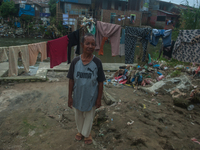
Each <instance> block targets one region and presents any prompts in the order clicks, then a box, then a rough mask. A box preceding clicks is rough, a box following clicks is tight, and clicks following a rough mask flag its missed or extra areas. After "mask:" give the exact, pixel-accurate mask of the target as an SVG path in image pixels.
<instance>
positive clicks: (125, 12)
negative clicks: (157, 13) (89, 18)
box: [92, 0, 145, 26]
mask: <svg viewBox="0 0 200 150" xmlns="http://www.w3.org/2000/svg"><path fill="white" fill-rule="evenodd" d="M144 1H145V0H101V1H99V0H93V1H92V3H93V9H94V10H95V17H96V18H97V20H100V21H103V22H108V23H114V24H118V25H122V26H141V21H142V10H143V9H144V8H143V5H142V4H143V2H144ZM141 5H142V6H141Z"/></svg>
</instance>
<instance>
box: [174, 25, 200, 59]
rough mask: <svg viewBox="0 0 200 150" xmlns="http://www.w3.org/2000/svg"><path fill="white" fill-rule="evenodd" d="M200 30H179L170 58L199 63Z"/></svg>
mask: <svg viewBox="0 0 200 150" xmlns="http://www.w3.org/2000/svg"><path fill="white" fill-rule="evenodd" d="M199 47H200V30H198V29H196V30H180V31H179V36H178V38H177V40H176V43H175V45H174V49H173V53H172V58H175V59H177V60H178V61H184V62H193V63H200V49H199Z"/></svg>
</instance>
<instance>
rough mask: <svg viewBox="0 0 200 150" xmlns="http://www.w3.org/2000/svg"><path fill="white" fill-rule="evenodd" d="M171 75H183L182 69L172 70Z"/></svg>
mask: <svg viewBox="0 0 200 150" xmlns="http://www.w3.org/2000/svg"><path fill="white" fill-rule="evenodd" d="M170 75H171V77H177V76H180V75H181V71H180V70H175V71H174V72H172V73H171V74H170Z"/></svg>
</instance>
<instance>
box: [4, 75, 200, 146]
mask: <svg viewBox="0 0 200 150" xmlns="http://www.w3.org/2000/svg"><path fill="white" fill-rule="evenodd" d="M66 75H67V73H66V72H65V73H64V72H60V73H48V78H49V81H47V82H35V83H16V84H14V85H12V84H11V85H8V84H2V85H1V86H0V150H88V149H99V150H198V149H200V145H199V144H198V143H195V142H193V141H191V138H196V139H197V140H200V134H199V129H200V105H198V104H195V108H194V109H193V110H192V111H188V110H187V109H185V108H180V107H176V106H174V105H173V100H172V98H171V95H169V94H166V95H159V94H158V95H157V96H152V95H150V94H148V93H144V92H142V91H140V90H136V89H133V88H131V87H126V86H123V87H120V88H119V87H111V88H107V89H106V91H107V92H108V93H110V94H111V95H112V96H113V97H114V98H115V99H116V100H117V101H118V103H115V104H113V105H111V106H107V105H106V104H105V103H104V101H103V100H102V104H103V106H102V107H101V110H99V111H98V112H97V114H98V117H96V118H97V119H95V121H94V125H93V128H92V136H93V144H92V145H85V144H84V142H83V141H76V140H75V138H74V137H75V134H76V133H77V129H76V125H75V119H74V112H73V110H72V109H70V108H68V106H67V95H68V79H66ZM196 84H197V85H200V84H199V83H197V82H196ZM133 121H134V122H133ZM128 122H130V123H132V124H131V125H127V123H128Z"/></svg>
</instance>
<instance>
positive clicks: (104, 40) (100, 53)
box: [98, 37, 108, 55]
mask: <svg viewBox="0 0 200 150" xmlns="http://www.w3.org/2000/svg"><path fill="white" fill-rule="evenodd" d="M107 40H108V37H103V39H102V42H101V47H100V50H99V53H98V54H99V55H103V46H104V44H105V42H106V41H107Z"/></svg>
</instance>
